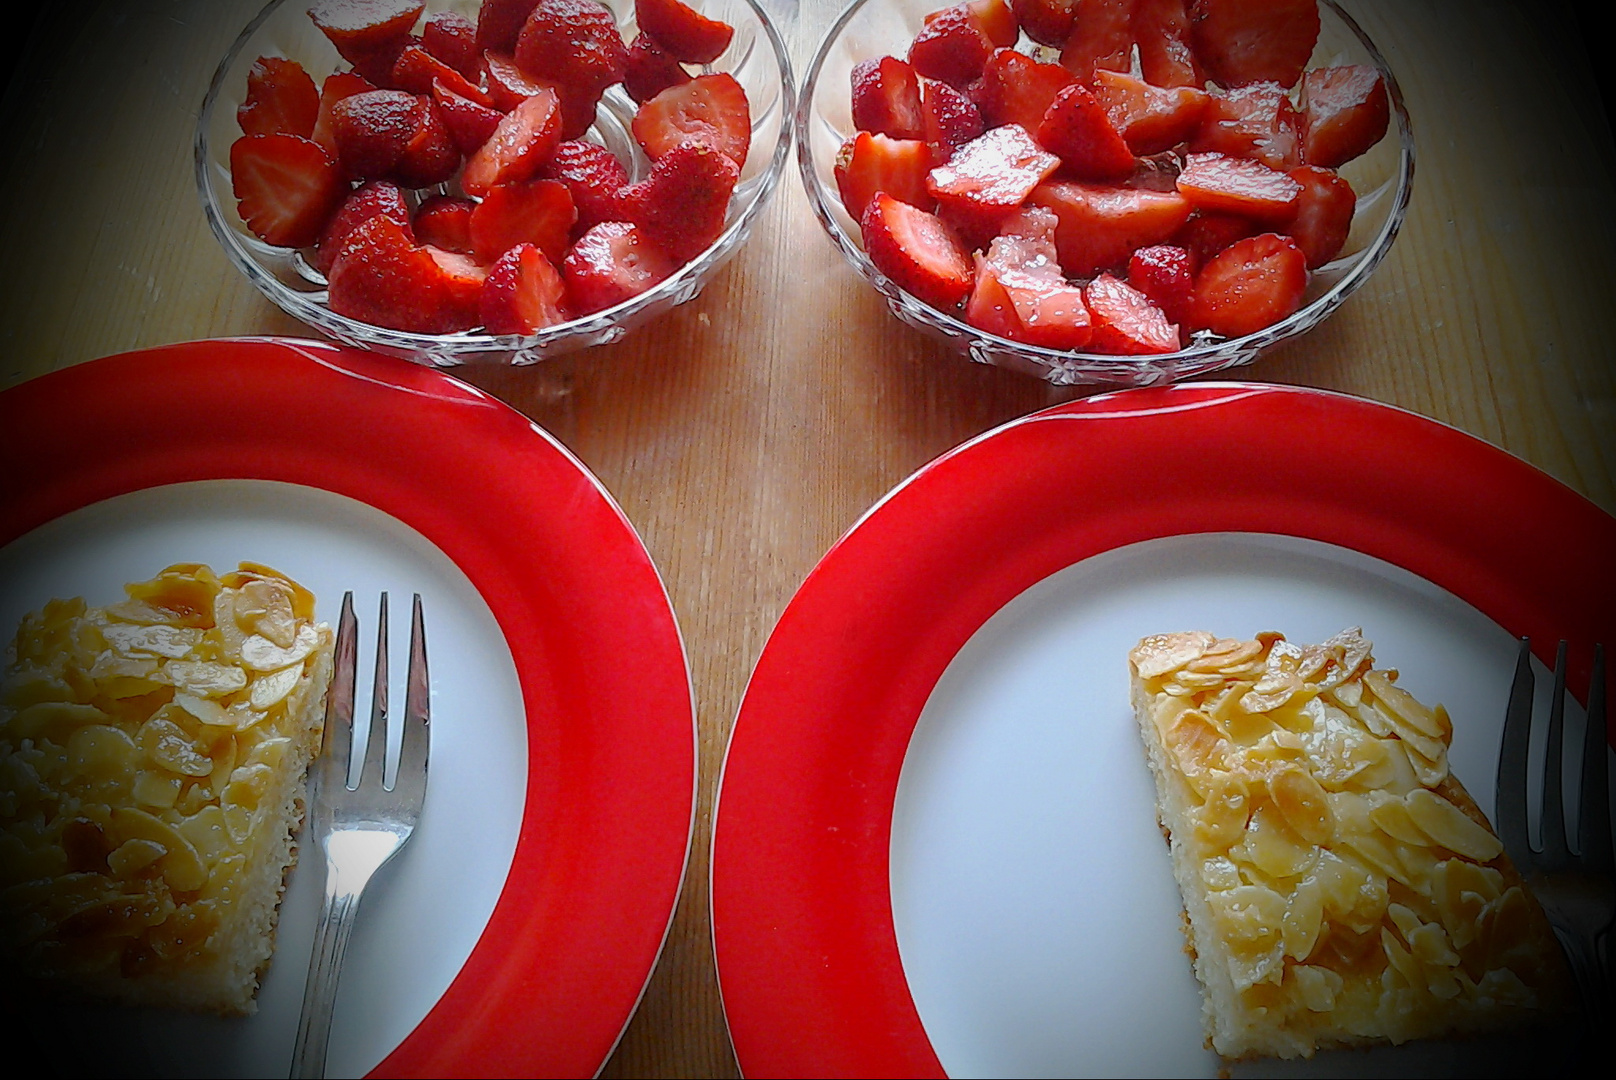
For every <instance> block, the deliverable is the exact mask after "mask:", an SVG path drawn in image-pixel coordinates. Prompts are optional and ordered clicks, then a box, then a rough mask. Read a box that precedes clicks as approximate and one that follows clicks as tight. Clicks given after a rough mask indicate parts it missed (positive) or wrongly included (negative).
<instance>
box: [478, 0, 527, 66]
mask: <svg viewBox="0 0 1616 1080" xmlns="http://www.w3.org/2000/svg"><path fill="white" fill-rule="evenodd" d="M538 2H539V0H483V2H482V4H481V6H480V7H478V9H477V37H476V41H477V48H478V50H479V51H481V52H489V51H493V52H499V53H505V54H507V55H509V54H510V52H511V51H512V50H513V49H515V48H516V39H517V38H519V37H521V36H522V27H524V26H526V25H527V17H528V16H529V15H531V14H533V9H534V7H535V6H537V5H538Z"/></svg>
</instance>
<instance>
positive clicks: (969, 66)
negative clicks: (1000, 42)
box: [909, 6, 993, 88]
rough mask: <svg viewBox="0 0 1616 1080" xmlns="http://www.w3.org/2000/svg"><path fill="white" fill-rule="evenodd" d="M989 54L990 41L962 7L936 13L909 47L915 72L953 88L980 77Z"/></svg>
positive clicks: (990, 50)
mask: <svg viewBox="0 0 1616 1080" xmlns="http://www.w3.org/2000/svg"><path fill="white" fill-rule="evenodd" d="M992 55H993V42H991V41H989V40H988V36H987V35H986V34H984V33H983V32H982V30H981V28H980V27H978V26H977V24H976V20H975V19H973V18H972V17H971V13H970V11H968V10H967V9H966V8H965V7H964V6H960V7H952V8H948V9H946V10H944V11H941V12H938V13H936V14H935V15H934V16H933V18H932V19H931V20H930V21H929V22H927V23H926V24H925V25H924V26H922V27H921V28H920V33H918V34H916V35H915V40H914V42H913V43H912V44H910V46H909V63H910V65H911V66H913V67H914V69H915V70H916V71H917V72H919V73H920V74H922V75H924V76H926V78H928V79H937V80H939V81H941V82H945V83H948V84H949V85H950V86H953V87H956V88H957V87H963V86H965V85H966V84H968V83H971V82H974V81H975V80H976V79H977V78H979V77H980V76H981V74H982V66H983V65H984V64H986V63H987V62H988V57H990V56H992Z"/></svg>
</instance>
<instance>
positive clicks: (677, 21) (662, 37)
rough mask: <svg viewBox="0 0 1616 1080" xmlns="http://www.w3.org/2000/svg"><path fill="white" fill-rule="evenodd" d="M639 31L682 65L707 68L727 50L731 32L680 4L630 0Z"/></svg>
mask: <svg viewBox="0 0 1616 1080" xmlns="http://www.w3.org/2000/svg"><path fill="white" fill-rule="evenodd" d="M634 18H635V21H636V22H637V23H639V25H640V29H641V30H643V31H644V32H645V33H647V34H650V35H651V36H652V37H654V38H656V40H657V43H658V44H660V45H661V46H662V48H663V50H664V51H666V52H667V53H668V54H669V55H670V56H672V57H674V58H675V59H676V60H680V61H683V62H684V63H686V64H710V63H712V62H713V61H714V60H717V59H718V57H719V55H720V54H722V53H723V51H724V50H725V49H727V48H729V42H730V39H731V38H733V37H734V36H735V28H734V27H733V26H731V25H730V24H729V23H726V22H720V21H718V20H717V19H709V18H707V17H706V16H705V15H702V14H700V13H698V12H697V11H696V10H695V9H693V8H691V7H690V6H689V5H687V4H684V3H681V2H680V0H634Z"/></svg>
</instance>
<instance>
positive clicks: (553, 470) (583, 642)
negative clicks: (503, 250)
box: [0, 340, 695, 1076]
mask: <svg viewBox="0 0 1616 1080" xmlns="http://www.w3.org/2000/svg"><path fill="white" fill-rule="evenodd" d="M0 478H3V479H0V494H3V497H0V545H3V546H0V607H3V608H5V613H6V615H7V617H8V618H9V619H11V620H12V625H14V619H15V616H16V614H18V613H20V612H13V611H12V610H11V609H12V608H19V607H20V608H26V606H27V605H28V604H32V605H33V606H37V605H38V604H39V603H40V602H42V600H43V599H48V598H49V594H50V593H51V592H52V591H56V592H59V591H60V589H59V588H58V583H62V582H65V583H66V587H68V588H72V587H74V586H77V587H78V588H77V591H78V592H79V593H80V594H81V595H90V596H92V597H95V594H96V593H98V592H105V591H110V592H111V593H113V595H108V596H105V597H102V598H98V599H99V602H104V601H105V600H111V599H114V598H116V588H117V584H118V583H121V582H122V581H124V580H132V579H133V578H134V576H146V575H149V574H150V573H152V572H155V570H157V569H160V568H161V566H163V565H166V564H167V562H176V561H193V560H200V559H206V560H208V561H213V562H216V563H227V564H228V563H230V562H232V561H234V560H237V559H252V560H255V561H263V562H268V563H270V564H272V565H277V566H279V567H280V568H282V569H284V570H286V571H287V572H289V573H292V574H293V576H296V577H299V578H302V579H303V580H305V582H306V583H308V584H310V585H311V586H312V587H314V588H315V591H316V595H317V596H319V597H320V600H321V615H322V617H324V618H326V619H328V620H330V619H334V616H335V604H336V603H337V602H338V601H340V598H341V591H342V590H343V589H346V588H352V589H354V590H355V591H356V598H357V600H358V603H359V607H360V611H361V613H362V615H361V617H362V624H361V625H362V627H365V628H366V629H367V630H368V629H370V628H371V627H373V625H374V623H373V614H372V613H373V612H374V606H373V605H374V602H375V599H374V597H375V592H376V591H378V590H379V589H380V588H391V589H392V590H394V592H395V593H403V594H404V595H406V596H407V595H408V591H410V590H414V591H420V592H422V593H423V594H424V597H425V601H426V606H427V618H428V623H427V625H428V640H429V643H430V651H431V657H432V676H433V720H434V734H433V763H432V768H433V773H432V778H431V784H430V785H429V793H428V801H427V806H426V810H425V813H424V814H423V818H422V822H421V826H420V828H419V829H418V830H417V833H416V835H415V837H414V838H412V841H411V843H410V845H409V846H408V847H407V848H406V849H405V850H404V852H403V853H401V855H400V856H399V859H398V860H396V864H395V865H396V871H395V868H394V867H393V866H390V867H389V868H388V869H387V870H385V871H384V872H383V873H384V875H388V874H391V875H392V876H391V878H390V879H389V878H388V877H378V879H377V881H376V884H375V885H374V886H373V887H372V890H371V892H370V893H367V896H366V900H365V905H366V909H365V910H364V911H362V913H361V916H360V920H359V926H358V928H357V930H356V934H355V938H354V941H353V945H352V947H351V948H352V950H353V951H351V952H350V954H349V958H348V964H347V965H346V966H345V969H344V978H343V984H342V985H343V993H342V996H341V997H340V998H339V1002H338V1012H337V1017H336V1025H335V1028H334V1031H333V1047H332V1055H333V1056H332V1061H331V1067H332V1069H333V1071H334V1073H340V1072H343V1071H366V1070H370V1069H372V1068H373V1069H374V1074H375V1075H556V1076H568V1075H571V1076H590V1075H593V1074H594V1073H596V1072H597V1071H598V1070H599V1069H600V1067H601V1065H602V1064H603V1063H604V1062H605V1060H606V1058H607V1056H608V1055H609V1054H610V1052H611V1049H612V1047H613V1046H614V1045H615V1043H616V1040H617V1038H618V1037H619V1035H620V1034H621V1032H622V1029H623V1027H624V1026H625V1025H626V1023H627V1022H628V1019H629V1017H630V1015H631V1013H632V1012H633V1010H634V1007H635V1005H636V1003H637V1002H638V999H639V996H640V994H641V992H642V990H643V988H644V985H645V982H646V980H647V978H648V977H649V975H650V972H651V969H652V967H653V965H654V963H655V961H656V957H657V955H658V952H659V950H660V948H661V945H662V942H663V939H664V936H665V934H666V931H667V927H668V925H669V920H670V919H671V917H672V913H673V908H674V904H675V902H676V900H677V897H678V891H679V886H680V881H681V879H682V876H683V870H684V865H685V860H686V856H687V853H688V844H689V836H690V828H691V824H692V812H693V805H694V786H695V740H694V710H693V707H692V700H691V691H690V683H689V678H688V673H687V667H686V660H685V655H684V649H683V644H682V641H681V639H680V636H679V632H678V627H677V626H676V624H675V621H674V616H673V612H672V610H671V608H670V606H669V603H668V598H667V595H666V592H665V590H664V588H663V585H662V582H661V580H660V578H659V577H658V575H657V572H656V569H655V567H654V566H653V565H652V564H651V561H650V558H649V556H648V555H647V554H646V552H645V549H644V547H643V546H642V545H641V543H640V541H639V539H638V537H637V536H636V535H635V533H634V530H633V528H632V526H631V525H630V524H629V523H628V521H627V520H626V519H625V518H624V517H623V515H622V513H621V511H620V510H619V509H618V508H617V506H616V505H615V503H614V502H613V501H612V499H611V497H610V496H609V495H608V494H607V493H606V492H605V491H604V490H603V489H602V488H601V487H600V485H599V483H598V482H597V481H596V480H595V479H594V478H593V477H592V476H591V475H590V474H589V473H588V471H587V470H586V469H585V468H584V467H583V466H582V465H581V464H580V463H579V462H578V461H577V460H576V459H575V458H574V457H573V456H572V455H571V454H570V453H568V452H567V451H566V450H565V449H564V448H563V447H562V446H560V444H558V443H556V442H555V441H554V440H553V439H552V438H550V437H549V436H548V435H546V434H545V433H544V432H543V431H541V430H540V429H538V428H537V427H536V426H535V425H533V424H532V423H530V422H529V421H528V420H527V419H526V418H525V417H523V416H521V415H520V414H518V413H516V412H515V411H513V410H511V409H509V408H508V407H506V406H505V405H503V404H501V403H500V402H498V401H496V400H494V399H492V398H490V397H488V396H487V395H485V394H483V393H481V392H480V391H478V390H476V389H474V388H471V387H468V386H466V385H464V384H462V383H460V382H458V381H456V380H454V379H451V378H449V377H447V376H445V375H443V374H441V373H438V372H435V371H432V370H429V369H426V368H421V367H418V366H415V365H412V364H407V363H403V362H400V361H394V360H390V359H387V358H383V357H376V356H372V355H368V354H361V353H356V352H353V351H349V350H344V349H340V348H336V347H332V346H327V345H323V344H316V343H312V342H292V341H269V340H240V341H214V342H197V343H191V344H186V345H177V346H173V347H168V348H160V349H154V350H150V351H146V352H140V353H131V354H126V355H121V356H115V357H109V358H106V359H103V360H99V361H95V362H92V363H88V364H83V365H79V366H77V367H73V368H69V369H66V370H63V371H60V372H57V373H55V374H51V375H47V376H44V377H42V378H39V379H35V380H33V381H31V382H28V383H24V384H22V385H21V386H18V387H16V388H14V389H12V390H9V391H7V392H6V393H5V394H3V395H0ZM165 559H166V561H164V560H165ZM148 564H149V565H148ZM102 579H105V580H102ZM41 590H45V592H46V595H43V596H41V597H38V598H35V597H34V596H33V594H34V593H36V592H40V591H41ZM397 599H398V597H397V595H395V596H394V600H395V603H394V604H393V607H394V609H395V611H394V620H395V623H397V622H398V619H399V616H398V610H397V609H399V608H404V609H405V610H406V611H407V609H408V605H407V604H400V603H397ZM366 616H370V617H371V618H370V620H369V621H365V617H366ZM402 635H403V631H402V629H401V627H399V626H397V625H395V627H394V633H393V637H394V640H395V642H397V641H400V640H404V638H403V636H402ZM361 663H362V665H363V664H364V663H365V658H364V657H363V656H362V657H361ZM394 666H395V667H398V666H399V665H397V664H395V665H394ZM396 697H397V691H395V698H396ZM315 877H317V875H311V874H308V873H294V876H293V880H292V884H291V885H290V886H289V891H288V894H287V899H286V901H285V902H284V903H283V919H282V925H281V929H280V932H279V936H278V945H277V956H276V962H275V963H274V964H272V966H271V969H270V974H269V976H268V977H267V978H266V981H265V985H264V987H263V990H262V991H261V993H260V1012H259V1013H258V1014H257V1015H256V1016H254V1017H251V1018H248V1019H246V1020H234V1021H224V1020H216V1019H211V1018H187V1017H176V1018H168V1019H165V1020H162V1021H161V1022H158V1021H157V1020H156V1018H155V1016H146V1015H142V1014H135V1016H134V1018H133V1019H130V1018H129V1017H127V1016H126V1017H125V1018H124V1019H122V1020H117V1021H109V1022H111V1023H113V1024H114V1025H117V1024H122V1025H123V1028H122V1030H127V1031H130V1032H138V1035H135V1034H132V1035H131V1037H130V1038H131V1039H132V1040H133V1042H134V1043H135V1044H136V1045H134V1046H124V1047H122V1048H120V1055H121V1056H120V1059H119V1060H121V1061H122V1062H124V1063H129V1062H134V1063H137V1064H138V1063H141V1062H144V1063H146V1065H147V1067H153V1066H155V1067H160V1068H162V1069H163V1070H164V1071H178V1072H182V1073H183V1072H194V1073H196V1074H199V1075H212V1076H216V1075H221V1071H220V1070H221V1068H222V1069H223V1070H224V1072H226V1073H228V1072H230V1071H237V1072H241V1073H245V1074H248V1075H254V1074H256V1075H267V1074H272V1073H274V1074H281V1073H284V1071H285V1069H286V1067H287V1063H289V1061H290V1050H291V1040H292V1036H293V1034H295V1029H296V1021H297V1007H298V1002H299V1001H300V1000H301V994H302V984H303V975H304V972H305V970H306V964H307V956H308V942H309V940H310V936H311V934H312V923H313V910H312V901H313V900H314V890H315V889H316V888H317V884H318V883H317V882H315V881H314V878H315ZM304 901H307V902H308V903H304ZM305 907H307V908H309V910H307V911H305V910H304V908H305ZM367 923H369V924H370V926H369V928H368V929H367ZM350 981H351V983H352V985H351V986H350ZM412 1010H413V1011H412ZM154 1023H156V1024H157V1025H158V1027H160V1028H161V1029H162V1030H161V1032H159V1033H158V1034H152V1032H151V1030H150V1029H151V1027H152V1024H154ZM345 1029H346V1033H345ZM165 1040H166V1041H167V1042H170V1043H181V1044H184V1045H182V1046H180V1047H178V1048H176V1047H175V1046H173V1045H161V1044H162V1043H163V1042H164V1041H165ZM108 1041H109V1042H110V1041H116V1040H108ZM125 1041H126V1042H127V1041H129V1040H125ZM68 1049H71V1048H68ZM102 1049H108V1048H107V1047H92V1048H90V1051H91V1052H97V1053H99V1052H100V1051H101V1050H102ZM109 1052H110V1050H109ZM210 1055H211V1056H210ZM69 1056H71V1054H70V1055H69ZM221 1056H222V1057H221ZM277 1061H279V1064H278V1065H277V1064H275V1063H276V1062H277ZM103 1064H105V1059H103Z"/></svg>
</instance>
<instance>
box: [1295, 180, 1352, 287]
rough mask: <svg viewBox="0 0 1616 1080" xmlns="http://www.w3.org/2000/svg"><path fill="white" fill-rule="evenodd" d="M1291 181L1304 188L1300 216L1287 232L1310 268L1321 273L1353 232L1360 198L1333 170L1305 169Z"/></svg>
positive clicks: (1297, 208)
mask: <svg viewBox="0 0 1616 1080" xmlns="http://www.w3.org/2000/svg"><path fill="white" fill-rule="evenodd" d="M1290 178H1291V179H1292V180H1294V181H1296V182H1297V183H1298V184H1300V185H1301V188H1302V193H1301V196H1300V198H1298V199H1297V200H1296V216H1295V217H1294V218H1292V219H1291V221H1290V224H1289V225H1288V226H1287V228H1286V230H1285V231H1286V232H1288V233H1290V235H1291V239H1293V240H1295V241H1296V246H1297V247H1299V248H1301V249H1302V254H1303V255H1305V256H1307V268H1308V269H1309V270H1317V269H1318V268H1319V267H1321V266H1323V265H1324V264H1325V263H1327V262H1329V261H1330V260H1331V259H1333V258H1335V257H1336V255H1338V254H1340V252H1341V248H1342V246H1343V245H1345V244H1346V242H1347V234H1348V233H1350V232H1351V231H1352V214H1353V211H1355V210H1356V209H1357V208H1358V196H1357V195H1355V194H1353V191H1352V185H1351V184H1349V183H1347V182H1346V181H1345V180H1343V179H1341V177H1339V176H1337V175H1336V174H1335V173H1333V172H1331V171H1330V170H1329V169H1321V168H1318V167H1317V166H1314V165H1302V166H1299V167H1297V168H1295V169H1292V170H1291V171H1290Z"/></svg>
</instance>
